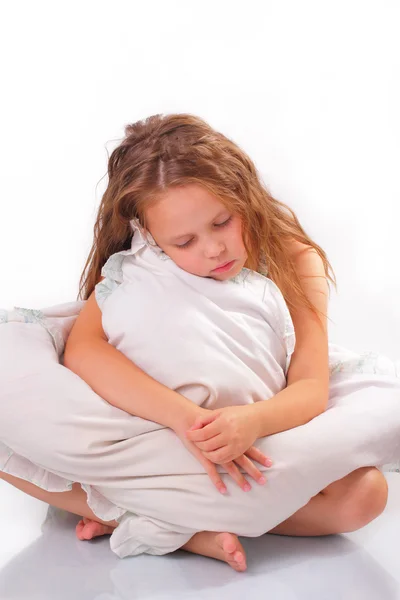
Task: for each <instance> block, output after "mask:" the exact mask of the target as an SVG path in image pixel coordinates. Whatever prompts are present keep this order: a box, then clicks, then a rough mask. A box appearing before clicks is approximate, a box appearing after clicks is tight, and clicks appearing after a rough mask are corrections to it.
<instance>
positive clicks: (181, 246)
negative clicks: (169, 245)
mask: <svg viewBox="0 0 400 600" xmlns="http://www.w3.org/2000/svg"><path fill="white" fill-rule="evenodd" d="M192 242H193V238H191V239H190V240H188V241H187V242H185V243H184V244H179V245H178V244H177V245H176V247H177V248H187V247H188V246H190V244H191V243H192Z"/></svg>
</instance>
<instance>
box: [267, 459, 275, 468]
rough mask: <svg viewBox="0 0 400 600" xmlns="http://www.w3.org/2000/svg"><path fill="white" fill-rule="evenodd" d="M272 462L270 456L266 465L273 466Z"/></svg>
mask: <svg viewBox="0 0 400 600" xmlns="http://www.w3.org/2000/svg"><path fill="white" fill-rule="evenodd" d="M272 464H273V463H272V460H271V459H270V458H267V459H266V461H265V466H266V467H272Z"/></svg>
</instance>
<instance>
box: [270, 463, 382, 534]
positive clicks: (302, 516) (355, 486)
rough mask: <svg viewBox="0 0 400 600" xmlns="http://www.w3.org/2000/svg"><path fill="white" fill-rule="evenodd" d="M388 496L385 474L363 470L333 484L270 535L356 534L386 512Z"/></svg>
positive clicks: (366, 468) (372, 470) (372, 469)
mask: <svg viewBox="0 0 400 600" xmlns="http://www.w3.org/2000/svg"><path fill="white" fill-rule="evenodd" d="M387 495H388V488H387V483H386V479H385V477H384V475H382V473H381V472H380V471H379V470H378V469H375V468H373V467H363V468H361V469H357V470H356V471H353V472H352V473H350V474H349V475H347V476H346V477H344V478H343V479H340V480H339V481H335V482H334V483H331V485H329V486H328V487H327V488H325V489H324V490H322V492H320V493H319V494H317V495H316V496H314V497H313V498H311V500H310V502H308V504H306V506H303V508H301V509H300V510H298V511H297V512H296V513H295V514H294V515H292V516H291V517H289V519H287V520H286V521H284V522H283V523H280V525H278V526H277V527H275V528H274V529H272V530H271V531H270V532H269V533H274V534H278V535H293V536H297V535H298V536H314V535H330V534H335V533H347V532H350V531H355V530H356V529H360V528H361V527H364V525H367V524H368V523H370V522H371V521H372V520H373V519H375V518H376V517H378V516H379V515H380V514H381V513H382V512H383V510H384V508H385V506H386V502H387Z"/></svg>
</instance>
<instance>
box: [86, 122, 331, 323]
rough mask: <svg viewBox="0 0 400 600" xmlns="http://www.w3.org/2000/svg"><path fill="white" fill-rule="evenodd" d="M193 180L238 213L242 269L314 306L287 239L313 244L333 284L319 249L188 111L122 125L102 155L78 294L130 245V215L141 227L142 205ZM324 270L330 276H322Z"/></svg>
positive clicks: (237, 155) (240, 159)
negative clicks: (102, 179) (104, 171)
mask: <svg viewBox="0 0 400 600" xmlns="http://www.w3.org/2000/svg"><path fill="white" fill-rule="evenodd" d="M188 184H198V185H202V186H204V187H205V188H206V189H207V190H208V191H209V192H211V193H212V194H214V195H215V196H216V197H218V199H219V200H220V201H221V202H223V203H224V204H225V205H226V206H228V207H229V208H230V209H231V210H232V211H234V212H236V213H237V214H238V215H240V217H241V218H242V223H243V241H244V244H245V247H246V250H247V253H248V260H247V262H246V267H248V268H249V269H253V270H255V271H258V272H260V273H262V274H267V275H268V277H269V278H270V279H272V281H273V282H274V283H275V284H276V285H277V286H278V287H279V289H280V290H281V292H282V294H283V296H284V298H285V300H286V303H287V305H288V307H289V309H290V308H294V306H295V305H297V304H298V303H299V302H300V304H301V305H304V306H307V307H308V308H310V309H311V310H312V311H313V312H314V313H315V314H317V312H318V311H316V309H315V308H314V306H313V305H312V304H311V302H310V301H309V300H308V298H307V296H306V295H305V293H304V291H303V289H302V286H301V282H300V279H299V276H298V275H297V272H296V270H295V267H294V264H293V259H292V257H291V253H290V252H289V249H288V248H289V246H288V242H290V241H292V240H297V241H298V242H301V243H303V244H306V245H307V246H309V247H311V248H314V249H315V250H316V252H317V253H318V254H319V256H320V257H321V259H322V261H323V264H324V269H325V275H326V277H327V279H329V280H330V281H331V282H332V283H333V284H334V286H335V288H336V279H335V275H334V273H333V269H332V267H331V265H330V263H329V261H328V259H327V256H326V254H325V252H324V251H323V250H322V248H320V246H318V244H316V243H315V242H314V241H313V240H311V239H310V238H309V236H308V235H307V234H306V233H305V231H304V229H303V228H302V226H301V225H300V223H299V221H298V219H297V217H296V215H295V214H294V212H293V211H292V210H291V209H290V208H289V207H288V206H287V205H286V204H284V203H283V202H280V201H279V200H277V199H276V198H273V197H272V196H271V194H270V193H269V192H268V191H267V189H266V188H265V186H264V185H263V184H262V183H261V180H260V178H259V176H258V174H257V170H256V168H255V166H254V163H253V162H252V160H251V159H250V158H249V157H248V156H247V154H246V153H245V152H244V151H243V150H241V149H240V148H239V147H238V146H237V145H236V144H235V143H234V142H233V141H231V140H230V139H228V138H227V137H226V136H224V135H223V134H222V133H219V132H217V131H215V130H214V129H213V128H212V127H210V126H209V125H208V124H207V123H206V122H205V121H204V120H203V119H201V118H199V117H196V116H194V115H190V114H170V115H161V114H160V115H159V114H157V115H153V116H150V117H148V118H147V119H144V120H141V121H137V122H136V123H133V124H130V125H127V126H126V127H125V137H124V139H123V140H122V142H121V143H120V144H119V146H118V147H116V148H115V149H114V150H113V151H112V153H111V156H110V157H109V160H108V185H107V188H106V191H105V193H104V195H103V197H102V200H101V203H100V206H99V209H98V214H97V218H96V222H95V225H94V240H93V245H92V248H91V250H90V252H89V255H88V258H87V261H86V264H85V267H84V269H83V272H82V275H81V278H80V286H79V296H78V298H81V299H84V300H87V299H88V298H89V296H90V295H91V293H92V292H93V290H94V287H95V285H96V284H97V283H98V281H99V280H100V277H101V269H102V267H103V265H104V263H105V262H106V261H107V259H108V258H109V257H110V256H111V255H112V254H114V253H115V252H119V251H121V250H126V249H128V248H129V247H130V245H131V237H132V230H131V226H130V220H131V219H132V218H134V217H136V218H138V219H139V220H140V221H141V223H142V224H143V225H144V224H145V220H144V215H145V209H146V207H148V206H149V203H151V202H155V201H156V200H157V199H159V198H160V197H161V196H162V194H163V193H164V192H165V191H166V190H167V189H170V188H171V187H174V186H184V185H188ZM329 271H331V273H332V275H333V277H332V276H331V275H330V273H329Z"/></svg>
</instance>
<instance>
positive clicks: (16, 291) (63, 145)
mask: <svg viewBox="0 0 400 600" xmlns="http://www.w3.org/2000/svg"><path fill="white" fill-rule="evenodd" d="M1 8H2V10H1V24H0V55H1V57H2V58H1V87H2V92H1V95H0V98H1V110H0V119H1V121H0V123H1V157H0V169H1V173H0V190H1V192H0V198H1V211H0V257H1V258H0V261H1V276H0V307H1V308H11V307H12V306H14V305H15V306H23V307H27V308H42V307H45V306H50V305H52V304H57V303H63V302H67V301H70V300H74V299H75V298H76V296H77V292H78V280H79V276H80V273H81V270H82V268H83V265H84V261H85V258H86V255H87V253H88V251H89V249H90V246H91V238H92V227H93V223H94V217H95V213H96V208H97V206H98V203H99V201H100V198H101V194H102V192H103V191H104V188H105V181H106V180H105V177H104V176H105V173H106V169H107V152H108V153H110V152H111V150H112V149H113V148H114V147H115V146H116V145H117V143H118V141H119V140H120V139H121V138H122V137H123V130H124V126H125V125H126V124H128V123H131V122H134V121H136V120H138V119H141V118H144V117H146V116H148V115H151V114H154V113H169V112H190V113H193V114H197V115H199V116H201V117H203V118H204V119H205V120H207V121H208V122H209V123H210V124H211V125H212V126H213V127H214V128H216V129H218V130H220V131H222V132H223V133H224V134H225V135H227V136H228V137H230V138H231V139H233V140H234V141H235V142H237V143H238V144H239V145H241V146H242V148H243V149H244V150H246V151H247V152H248V153H249V154H250V156H251V157H252V158H253V160H254V162H255V163H256V166H257V168H258V170H259V172H260V174H261V176H262V178H263V181H264V182H265V184H266V185H267V187H268V188H269V190H270V191H271V192H272V194H273V195H275V196H276V197H277V198H278V199H280V200H282V201H283V202H285V203H287V204H289V205H290V206H291V207H292V208H293V209H294V210H295V212H296V214H297V215H298V217H299V219H300V221H301V223H302V224H303V226H304V228H305V230H306V231H307V232H308V234H309V235H310V236H311V237H312V238H313V239H315V241H316V242H317V243H318V244H320V245H321V246H322V247H323V248H324V249H325V251H326V252H327V254H328V258H329V259H330V261H331V263H332V265H333V268H334V270H335V273H336V276H337V280H338V285H339V288H338V294H336V293H335V292H334V290H332V296H331V302H330V317H331V319H332V323H331V324H330V335H331V340H332V341H334V342H336V343H339V344H341V345H344V346H347V347H350V348H352V349H355V350H374V351H378V352H382V353H384V354H386V355H387V356H390V357H392V358H400V276H399V262H400V261H399V257H400V243H399V224H398V218H399V217H400V208H399V206H400V198H399V196H400V178H399V174H400V173H399V165H400V117H399V107H400V36H399V31H400V4H399V2H397V1H396V0H393V1H385V0H376V1H368V0H360V1H356V0H341V1H335V2H333V1H332V2H327V1H323V0H315V1H307V0H303V1H301V2H300V1H298V0H293V1H290V0H279V1H277V0H276V1H268V0H266V1H262V0H260V1H254V0H246V1H243V0H241V1H233V0H229V1H228V0H214V1H212V2H211V1H207V0H202V2H194V1H191V0H182V1H176V0H175V1H172V0H167V1H162V0H160V1H158V2H157V1H154V0H153V1H151V0H146V1H145V2H134V1H131V2H121V1H115V0H113V1H112V2H111V1H109V2H101V1H96V2H94V1H85V0H80V1H79V2H78V1H71V0H70V1H69V2H64V3H63V2H43V1H39V0H35V2H28V1H26V2H21V1H20V2H18V1H15V2H4V3H3V4H2V5H1Z"/></svg>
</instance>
